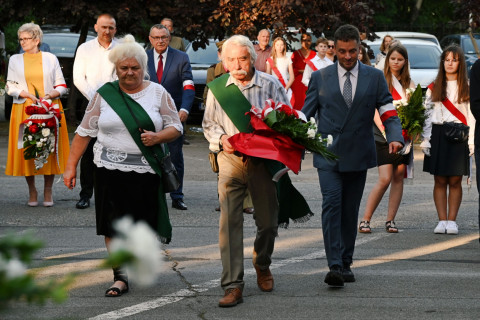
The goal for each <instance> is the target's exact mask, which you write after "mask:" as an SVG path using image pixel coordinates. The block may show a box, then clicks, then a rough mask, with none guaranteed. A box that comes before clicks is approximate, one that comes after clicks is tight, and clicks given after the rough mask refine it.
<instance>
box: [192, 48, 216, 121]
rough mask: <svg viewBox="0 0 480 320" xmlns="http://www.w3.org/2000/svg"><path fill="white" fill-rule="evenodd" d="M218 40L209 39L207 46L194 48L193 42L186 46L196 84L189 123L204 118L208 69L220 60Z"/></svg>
mask: <svg viewBox="0 0 480 320" xmlns="http://www.w3.org/2000/svg"><path fill="white" fill-rule="evenodd" d="M217 41H218V40H213V39H209V40H208V44H207V45H206V48H205V49H203V48H198V49H197V50H194V49H193V46H192V43H189V44H188V45H187V48H186V53H187V54H188V58H189V59H190V65H191V66H192V75H193V83H194V84H195V99H194V101H193V106H192V110H191V111H190V114H189V116H188V120H187V122H188V123H192V124H200V123H201V122H202V120H203V113H204V111H205V105H204V103H203V92H204V90H205V84H206V82H207V69H208V68H209V67H210V66H211V65H212V64H215V63H217V62H218V55H217V46H216V45H215V43H216V42H217Z"/></svg>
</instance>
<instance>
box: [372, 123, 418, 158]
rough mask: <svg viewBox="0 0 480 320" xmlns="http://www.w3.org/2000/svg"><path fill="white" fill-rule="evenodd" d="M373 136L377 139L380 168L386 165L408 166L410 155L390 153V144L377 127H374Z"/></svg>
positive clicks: (376, 148)
mask: <svg viewBox="0 0 480 320" xmlns="http://www.w3.org/2000/svg"><path fill="white" fill-rule="evenodd" d="M373 134H374V137H375V150H376V152H377V166H378V167H380V166H383V165H385V164H393V165H394V166H398V165H400V164H408V163H409V162H410V154H406V155H401V154H398V153H388V142H387V140H385V138H384V137H383V134H382V133H381V132H380V130H379V129H378V128H377V126H376V125H373ZM412 151H413V150H412ZM412 151H411V152H412Z"/></svg>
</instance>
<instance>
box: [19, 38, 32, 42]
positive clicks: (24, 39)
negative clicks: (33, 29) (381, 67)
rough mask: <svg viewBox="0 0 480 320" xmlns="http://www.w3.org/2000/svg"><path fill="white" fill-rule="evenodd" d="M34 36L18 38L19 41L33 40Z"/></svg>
mask: <svg viewBox="0 0 480 320" xmlns="http://www.w3.org/2000/svg"><path fill="white" fill-rule="evenodd" d="M32 39H33V38H18V42H22V41H28V40H32Z"/></svg>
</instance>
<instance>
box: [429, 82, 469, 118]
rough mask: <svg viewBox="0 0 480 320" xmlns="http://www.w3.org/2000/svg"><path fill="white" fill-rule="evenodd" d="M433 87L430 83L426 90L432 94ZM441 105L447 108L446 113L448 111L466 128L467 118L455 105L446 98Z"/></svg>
mask: <svg viewBox="0 0 480 320" xmlns="http://www.w3.org/2000/svg"><path fill="white" fill-rule="evenodd" d="M433 86H434V83H433V82H432V83H430V84H429V85H428V89H430V90H431V91H432V92H433ZM442 104H443V105H444V106H445V108H447V110H448V111H450V113H451V114H453V115H454V116H455V117H456V118H457V119H458V120H460V122H462V123H463V124H464V125H466V126H468V124H467V118H465V115H464V114H463V113H462V112H461V111H460V110H458V109H457V107H455V105H454V104H453V103H452V101H450V99H448V97H445V99H443V100H442Z"/></svg>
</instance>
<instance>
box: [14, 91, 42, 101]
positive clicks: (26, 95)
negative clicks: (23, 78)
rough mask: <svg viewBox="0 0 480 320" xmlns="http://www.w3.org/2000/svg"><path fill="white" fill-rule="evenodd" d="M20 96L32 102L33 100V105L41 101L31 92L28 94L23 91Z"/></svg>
mask: <svg viewBox="0 0 480 320" xmlns="http://www.w3.org/2000/svg"><path fill="white" fill-rule="evenodd" d="M19 96H20V98H25V99H30V100H32V102H33V103H37V102H39V101H40V100H39V99H38V98H37V97H35V96H34V95H33V94H31V93H30V92H26V91H25V90H22V92H20V94H19Z"/></svg>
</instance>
